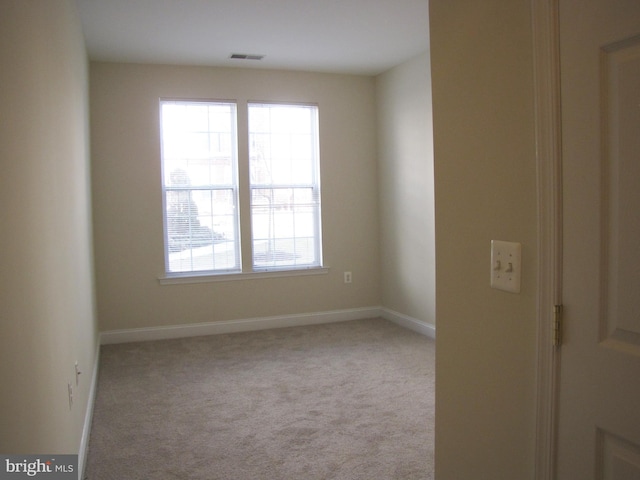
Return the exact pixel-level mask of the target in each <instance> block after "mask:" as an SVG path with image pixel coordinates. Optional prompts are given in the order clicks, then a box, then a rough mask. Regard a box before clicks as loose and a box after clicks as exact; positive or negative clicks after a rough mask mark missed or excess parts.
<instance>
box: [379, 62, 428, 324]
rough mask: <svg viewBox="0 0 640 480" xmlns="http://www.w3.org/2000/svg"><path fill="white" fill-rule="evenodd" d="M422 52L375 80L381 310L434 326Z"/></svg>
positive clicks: (425, 64)
mask: <svg viewBox="0 0 640 480" xmlns="http://www.w3.org/2000/svg"><path fill="white" fill-rule="evenodd" d="M429 62H430V60H429V52H426V53H423V54H422V55H420V56H418V57H416V58H414V59H412V60H410V61H407V62H405V63H403V64H402V65H399V66H397V67H395V68H393V69H391V70H389V71H388V72H386V73H384V74H382V75H380V76H378V77H377V78H376V93H377V96H376V99H377V102H376V103H377V111H378V127H377V136H378V172H379V203H380V249H381V257H380V258H381V285H382V305H383V306H384V307H385V308H388V309H391V310H393V311H395V312H398V313H401V314H403V315H408V316H410V317H412V318H414V319H417V320H420V321H422V322H426V323H430V324H435V231H434V229H435V220H434V206H433V133H432V131H433V125H432V117H431V73H430V71H429V67H430V66H429Z"/></svg>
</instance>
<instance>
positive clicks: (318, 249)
mask: <svg viewBox="0 0 640 480" xmlns="http://www.w3.org/2000/svg"><path fill="white" fill-rule="evenodd" d="M252 105H254V106H258V107H260V106H276V107H278V106H279V107H285V108H286V107H300V108H312V109H313V117H312V125H311V129H312V132H310V133H311V134H312V137H311V138H312V140H313V145H312V146H311V150H312V160H311V162H312V168H311V170H310V173H311V181H310V182H309V183H299V182H296V183H293V182H291V183H258V182H256V183H254V182H253V180H252V178H251V177H252V174H251V167H252V165H251V148H252V147H251V135H252V131H251V111H250V110H251V106H252ZM288 135H291V133H289V134H288ZM247 136H248V138H247V143H248V157H249V158H248V163H249V206H250V210H251V213H250V220H251V246H250V248H251V268H252V271H253V272H273V271H287V270H305V269H314V268H322V266H323V256H322V254H323V249H322V246H323V245H322V196H321V192H322V189H321V185H320V180H321V178H320V108H319V106H318V104H317V103H312V102H276V101H258V100H256V101H248V102H247ZM296 189H310V190H311V191H312V198H313V199H314V200H313V201H314V207H313V208H314V209H315V212H314V217H313V226H312V228H313V240H314V249H313V256H314V258H315V259H316V261H315V262H313V263H301V264H293V265H291V264H290V265H270V266H269V265H265V266H256V259H255V251H254V245H255V240H256V234H255V231H254V229H253V221H254V216H253V208H254V195H253V193H254V191H257V190H273V191H277V190H296ZM297 238H298V237H294V239H297Z"/></svg>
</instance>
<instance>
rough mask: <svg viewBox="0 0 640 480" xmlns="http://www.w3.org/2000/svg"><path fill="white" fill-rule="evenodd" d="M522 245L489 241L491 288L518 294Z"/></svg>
mask: <svg viewBox="0 0 640 480" xmlns="http://www.w3.org/2000/svg"><path fill="white" fill-rule="evenodd" d="M521 275H522V245H521V244H519V243H516V242H503V241H501V240H491V288H497V289H498V290H504V291H507V292H511V293H520V277H521Z"/></svg>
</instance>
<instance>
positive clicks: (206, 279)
mask: <svg viewBox="0 0 640 480" xmlns="http://www.w3.org/2000/svg"><path fill="white" fill-rule="evenodd" d="M327 273H329V267H314V268H305V269H299V270H268V271H264V272H246V273H220V274H216V275H211V274H203V275H198V274H194V273H188V274H175V275H163V276H161V277H158V282H160V285H180V284H186V283H211V282H231V281H235V280H254V279H260V278H279V277H302V276H308V275H325V274H327Z"/></svg>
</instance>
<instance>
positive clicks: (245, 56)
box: [229, 53, 264, 60]
mask: <svg viewBox="0 0 640 480" xmlns="http://www.w3.org/2000/svg"><path fill="white" fill-rule="evenodd" d="M229 58H232V59H234V60H262V59H263V58H264V55H253V54H247V53H232V54H231V56H230V57H229Z"/></svg>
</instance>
